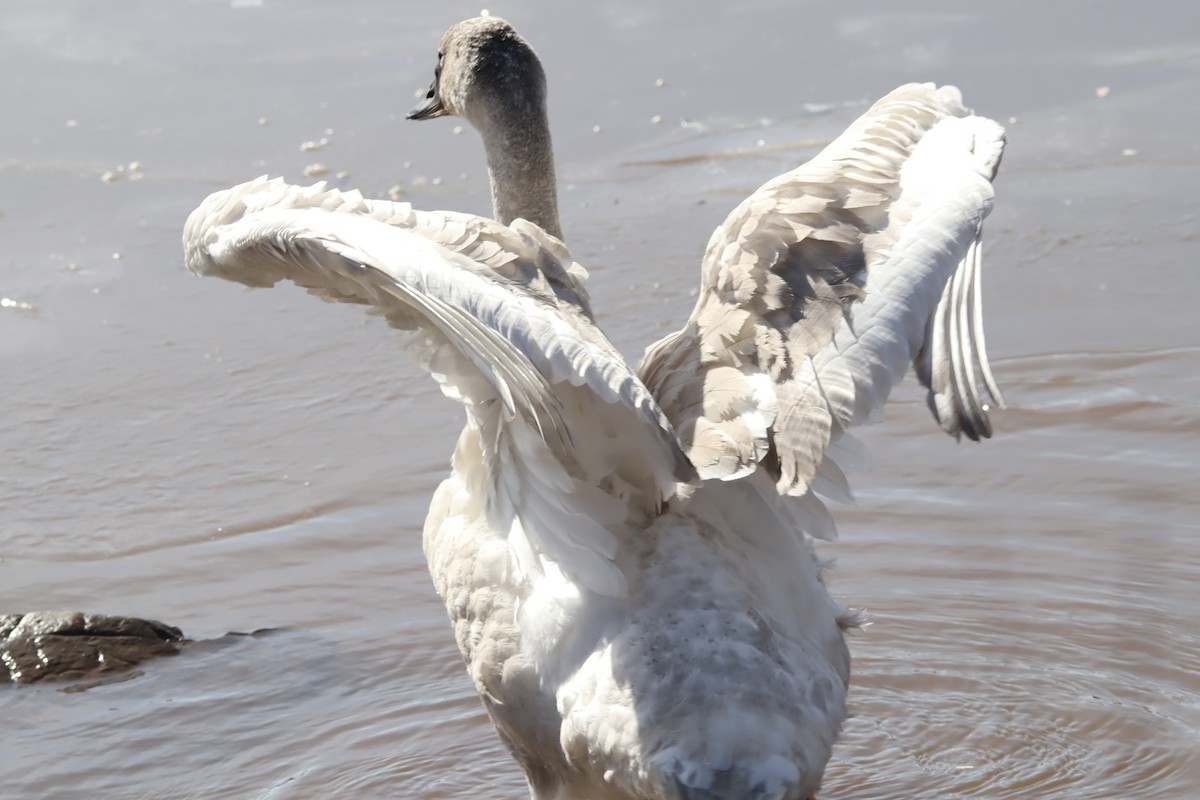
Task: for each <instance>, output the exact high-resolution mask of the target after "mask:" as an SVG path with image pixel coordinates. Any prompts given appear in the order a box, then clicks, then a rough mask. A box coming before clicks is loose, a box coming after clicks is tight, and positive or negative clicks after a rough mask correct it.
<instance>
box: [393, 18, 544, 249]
mask: <svg viewBox="0 0 1200 800" xmlns="http://www.w3.org/2000/svg"><path fill="white" fill-rule="evenodd" d="M444 116H456V117H460V118H462V119H465V120H466V121H467V122H469V123H470V124H471V126H472V127H473V128H475V130H477V131H479V133H480V135H481V136H482V137H483V142H484V147H485V149H486V150H487V159H488V172H489V177H490V179H491V183H492V202H493V206H494V213H495V217H496V219H497V220H499V221H500V222H502V223H504V224H505V225H507V224H509V223H511V222H512V221H513V220H514V219H516V218H518V217H522V218H524V219H527V220H529V221H530V222H534V223H536V224H537V225H540V226H541V227H542V228H543V229H544V230H546V231H547V232H548V233H550V234H552V235H554V236H556V237H559V238H562V231H561V229H560V227H559V221H558V199H557V190H556V187H555V177H554V153H553V148H552V147H551V143H550V126H549V121H548V115H547V111H546V73H545V71H544V70H543V69H542V63H541V61H540V60H539V59H538V57H537V54H536V53H534V51H533V48H532V47H530V46H529V43H528V42H526V41H525V40H524V39H523V38H522V37H521V35H520V34H518V33H517V32H516V30H514V29H513V27H512V26H511V25H509V24H508V23H507V22H505V21H504V20H502V19H500V18H498V17H476V18H474V19H469V20H466V21H464V22H460V23H458V24H456V25H454V26H452V27H451V28H450V29H449V30H447V31H446V33H445V35H443V36H442V41H441V44H440V46H439V47H438V63H437V67H436V69H435V70H434V77H433V84H432V85H431V86H430V87H429V91H428V92H427V94H426V96H425V99H424V100H422V101H421V102H420V103H418V104H417V105H416V106H415V107H414V108H413V109H412V110H411V111H409V112H408V118H409V119H412V120H425V119H435V118H437V117H444Z"/></svg>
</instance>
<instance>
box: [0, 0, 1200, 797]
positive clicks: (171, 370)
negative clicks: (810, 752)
mask: <svg viewBox="0 0 1200 800" xmlns="http://www.w3.org/2000/svg"><path fill="white" fill-rule="evenodd" d="M1159 6H1161V9H1160V10H1161V11H1162V12H1163V13H1158V12H1155V11H1154V8H1157V7H1159ZM734 9H735V7H734V6H733V5H729V6H728V8H727V7H726V4H718V3H711V2H701V3H687V4H684V3H681V2H671V3H661V4H649V3H632V2H615V1H610V0H602V2H599V3H594V4H590V5H587V6H576V5H568V4H559V5H555V6H550V5H549V4H545V7H543V6H542V5H540V4H536V3H533V2H512V3H509V4H507V5H506V6H504V7H495V8H493V9H491V10H492V11H493V12H494V13H498V14H503V15H504V16H506V17H508V18H509V19H511V20H512V21H513V22H514V23H515V24H517V26H518V27H519V28H520V29H521V30H522V32H523V33H524V34H525V35H526V36H527V37H528V38H529V39H530V40H531V41H532V42H533V43H534V45H535V47H536V48H537V49H538V50H539V52H540V53H541V55H542V57H543V60H544V61H545V62H546V66H547V70H548V72H549V76H550V88H551V113H552V116H553V132H554V136H555V142H556V146H557V149H558V155H559V161H560V171H559V177H560V182H561V184H562V204H563V217H564V220H563V227H564V230H565V232H566V236H567V239H568V241H569V242H570V244H571V245H572V248H573V250H574V252H575V254H576V256H577V258H578V259H579V260H580V261H581V262H582V263H583V264H585V265H586V266H588V267H589V268H590V269H591V272H592V287H593V288H592V291H593V299H594V305H595V307H596V309H597V310H598V314H599V317H600V321H601V324H602V326H603V327H604V328H605V329H606V330H607V331H608V332H609V334H610V335H611V336H612V338H613V339H614V341H615V342H616V343H617V345H618V346H619V347H620V348H621V349H622V350H623V351H624V352H625V353H626V354H627V355H628V356H629V357H631V358H636V357H637V356H638V355H639V354H640V350H641V347H643V346H644V345H645V344H646V343H648V342H650V341H652V340H653V339H655V338H657V337H658V336H660V335H661V334H662V333H663V332H665V331H666V330H669V329H670V328H671V327H672V326H676V325H678V324H679V323H680V322H681V321H682V319H683V318H684V316H685V314H686V311H687V309H688V307H689V306H690V303H691V297H690V296H689V291H690V290H691V289H692V287H693V286H694V285H695V280H696V278H695V276H696V265H697V263H698V259H699V256H700V253H701V251H702V247H703V244H704V241H705V240H706V238H707V234H708V232H709V231H710V230H711V229H712V227H713V226H714V225H716V224H717V223H718V222H719V221H720V219H721V217H722V216H723V215H724V213H725V212H726V211H727V210H728V209H729V208H730V207H732V205H733V204H734V203H736V201H737V200H738V199H739V198H740V197H742V196H744V195H745V194H746V193H748V192H749V191H751V190H753V189H754V188H755V187H756V186H757V185H758V184H759V183H761V182H762V181H763V180H765V179H767V178H769V177H771V176H773V175H775V174H778V173H779V172H782V171H784V170H786V169H788V168H789V167H790V166H791V165H793V164H795V163H797V162H799V161H801V160H803V159H805V158H807V157H809V156H810V155H812V154H813V153H814V152H815V150H816V145H814V142H819V141H821V140H823V139H826V138H828V137H830V136H832V135H834V134H836V133H837V132H838V131H840V130H841V129H842V128H843V127H844V126H845V125H846V124H847V123H848V122H849V121H850V120H851V119H853V117H854V116H855V115H856V114H858V113H859V112H861V111H862V110H863V109H864V108H865V105H866V104H867V102H868V101H869V100H871V99H873V98H875V97H877V96H879V95H881V94H882V93H884V92H885V91H887V90H888V89H890V88H892V87H893V86H895V85H896V84H898V83H900V82H903V81H906V80H914V79H921V80H936V81H939V82H952V83H956V84H958V85H959V86H961V87H962V88H963V89H964V92H965V94H966V97H967V101H968V103H969V104H971V105H973V106H974V107H975V108H977V109H979V110H980V111H981V112H983V113H986V114H988V115H990V116H993V117H995V118H996V119H998V120H1000V121H1002V122H1005V123H1006V124H1007V126H1008V128H1009V138H1010V146H1009V149H1008V153H1007V155H1006V157H1005V163H1004V167H1003V170H1002V174H1001V178H1000V180H999V200H998V202H997V206H996V211H995V213H994V214H993V216H992V218H991V219H990V220H989V223H988V229H987V248H988V249H987V255H986V273H985V292H986V305H987V317H988V342H989V345H990V348H991V350H992V352H993V354H994V356H995V359H996V372H997V374H998V376H999V378H1000V380H1001V382H1002V384H1003V385H1004V387H1005V388H1006V390H1007V392H1008V396H1009V399H1010V401H1011V408H1010V409H1009V410H1008V411H1006V412H1003V413H1001V414H999V415H998V416H997V418H996V427H997V435H996V437H995V439H993V440H992V441H990V442H987V443H985V444H983V445H980V446H967V445H956V444H955V443H954V442H952V441H950V440H949V439H948V438H947V437H945V436H943V435H941V434H940V433H939V432H938V431H937V430H936V429H935V426H934V425H933V423H932V422H931V421H930V420H929V419H928V415H927V413H926V411H925V409H924V407H923V404H922V401H921V399H920V397H919V396H918V394H917V393H916V392H915V391H914V390H913V389H912V387H911V386H909V387H907V388H906V389H904V390H902V391H900V392H898V395H897V397H896V399H895V401H894V402H893V404H892V405H891V407H890V410H889V413H888V418H887V419H886V420H885V422H884V424H882V425H880V426H877V427H875V428H872V429H869V430H865V431H863V432H862V438H864V439H865V440H866V442H867V443H868V445H869V446H870V448H871V450H872V452H873V454H874V457H875V465H874V467H873V469H871V470H870V471H866V472H859V473H855V474H853V475H852V476H851V479H852V482H853V483H854V485H855V487H856V490H857V496H858V501H859V502H858V505H857V506H855V507H851V508H846V507H840V508H836V509H835V510H834V513H835V515H836V516H837V519H838V520H839V524H840V527H841V534H842V535H841V540H840V541H839V542H837V543H835V544H831V545H826V546H824V547H823V553H824V554H825V555H827V556H829V557H831V558H836V559H837V561H838V564H839V566H838V568H837V571H836V572H835V573H834V577H833V581H832V588H833V590H834V592H835V593H836V594H837V596H838V597H839V598H841V599H842V600H843V601H845V602H847V603H849V604H852V605H855V606H858V607H861V608H865V609H866V611H867V613H868V614H869V617H870V619H871V621H872V624H871V625H870V626H869V627H867V628H866V629H865V630H863V631H862V632H861V633H859V634H857V635H855V636H854V637H853V640H852V649H853V652H854V657H855V664H854V678H853V690H852V694H851V706H852V711H853V713H854V716H853V718H852V719H851V720H850V721H849V723H848V724H847V726H846V730H845V733H844V735H843V737H842V740H841V743H840V745H839V746H838V748H837V749H836V751H835V754H834V758H833V761H832V762H831V764H830V768H829V772H828V777H827V781H826V786H825V788H824V790H823V795H822V796H823V797H825V798H829V799H830V800H868V798H878V799H879V800H883V798H918V797H919V798H930V797H937V798H1192V797H1195V796H1197V793H1198V790H1197V789H1196V787H1197V786H1200V674H1198V672H1200V669H1198V667H1200V621H1198V615H1197V611H1196V609H1197V608H1198V607H1200V530H1198V528H1200V523H1197V521H1196V520H1197V511H1198V510H1200V501H1198V500H1197V496H1196V495H1197V491H1196V483H1197V477H1198V476H1200V401H1198V400H1197V398H1198V397H1200V323H1198V322H1197V318H1198V316H1200V315H1198V313H1197V310H1196V308H1197V307H1196V302H1195V299H1194V298H1195V297H1196V295H1197V291H1198V290H1200V277H1197V271H1196V269H1195V263H1194V262H1195V260H1196V255H1197V251H1198V247H1197V245H1198V240H1197V237H1198V232H1200V207H1198V204H1197V200H1198V195H1197V192H1196V186H1197V185H1198V184H1200V147H1198V145H1197V143H1196V138H1195V136H1194V134H1193V132H1194V130H1195V129H1196V127H1197V123H1198V122H1200V120H1198V119H1197V110H1196V103H1195V100H1196V98H1197V97H1200V11H1197V10H1196V9H1195V8H1192V7H1190V6H1187V5H1186V4H1170V5H1169V8H1168V4H1165V3H1163V4H1159V3H1154V2H1151V3H1139V4H1127V3H1117V2H1109V1H1107V0H1106V1H1105V2H1084V0H1065V1H1064V2H1058V3H1045V2H1039V3H1035V2H1024V1H1023V0H1019V1H1016V2H1010V3H997V4H992V5H991V6H990V7H987V8H985V7H983V6H981V5H978V4H971V5H964V4H957V3H935V2H914V3H906V4H903V5H898V4H892V3H886V2H883V1H882V0H864V2H860V3H854V4H838V7H837V8H836V9H831V8H829V7H826V6H825V5H824V4H808V3H791V2H778V1H773V0H763V1H762V2H745V3H740V4H736V10H734ZM478 10H479V9H478V7H476V6H466V5H463V4H460V3H446V4H421V5H418V4H408V3H395V2H383V0H373V1H368V0H361V1H359V0H346V1H345V2H340V3H319V2H315V1H308V2H286V3H284V2H281V1H280V0H261V2H255V0H233V2H230V0H191V1H190V2H178V3H170V4H167V3H158V2H152V1H151V0H129V2H126V3H122V4H116V3H106V4H100V3H94V2H90V0H62V1H61V2H56V3H47V2H44V0H9V2H8V3H7V4H6V6H5V12H4V14H2V15H0V43H2V44H0V74H3V75H5V78H4V80H3V81H2V82H0V106H2V107H3V109H4V114H3V120H2V121H0V241H3V243H4V246H3V249H2V250H0V298H5V299H7V300H8V302H6V303H3V304H0V612H3V613H15V612H20V611H28V610H33V609H42V608H63V609H81V610H87V611H90V612H99V613H109V614H131V615H140V616H148V617H153V618H156V619H162V620H165V621H167V622H170V623H171V624H174V625H178V626H180V627H181V628H183V629H184V631H185V632H187V633H188V635H190V636H191V637H193V638H196V639H201V640H211V641H207V642H203V643H202V644H200V645H198V646H196V647H194V648H192V649H191V650H189V651H188V652H186V653H185V654H184V655H182V656H179V657H176V658H172V659H167V660H163V661H157V662H151V663H148V664H146V665H143V667H142V668H141V672H140V674H135V675H133V676H131V678H130V679H129V680H125V681H120V682H115V683H108V684H104V685H100V686H95V687H93V688H89V689H87V690H86V691H77V692H64V691H61V688H62V687H55V686H51V685H39V686H35V687H0V719H2V720H3V721H4V726H3V729H2V730H0V797H4V798H47V797H54V798H97V797H104V798H193V797H194V798H312V797H339V798H342V797H399V798H476V797H486V798H517V797H521V796H523V791H524V790H523V782H522V780H521V778H520V775H519V773H518V771H517V769H516V767H515V765H514V764H513V763H512V762H511V761H510V760H509V758H508V756H507V755H506V754H505V753H504V751H503V750H502V748H501V746H500V744H499V742H498V741H497V740H496V738H495V736H494V735H493V733H492V731H491V730H490V728H489V726H488V724H487V722H486V720H485V718H484V716H483V713H482V711H481V709H480V707H479V704H478V702H477V700H476V699H475V698H474V696H473V693H472V691H471V689H470V686H469V683H468V680H467V678H466V676H465V674H464V672H463V670H462V668H461V666H460V662H459V658H458V655H457V653H456V652H455V649H454V646H453V643H452V640H451V636H450V631H449V628H448V626H447V624H446V621H445V618H444V613H443V611H442V609H441V606H440V604H439V602H438V600H437V599H436V597H435V596H434V594H433V591H432V588H431V585H430V582H429V579H428V577H427V575H426V574H425V567H424V562H423V558H422V555H421V552H420V541H419V533H420V526H421V521H422V519H423V515H424V510H425V507H426V504H427V502H428V498H429V496H430V494H431V492H432V490H433V488H434V486H435V485H436V483H437V482H438V481H439V480H440V479H441V477H442V476H443V475H444V474H445V472H446V469H447V464H448V457H449V454H450V449H451V446H452V442H453V440H454V437H455V435H456V431H457V428H458V426H459V424H460V414H461V412H460V411H459V410H458V409H457V408H456V407H454V405H453V404H452V403H450V402H449V401H447V400H445V399H444V398H443V397H441V395H440V394H439V393H438V392H437V390H436V389H435V388H434V386H433V383H432V381H429V380H428V379H427V378H425V377H424V376H423V375H421V374H420V373H419V372H418V370H417V369H416V368H415V367H413V366H412V365H411V364H410V363H408V362H407V360H406V357H405V356H404V355H403V354H401V353H399V352H398V351H397V349H396V347H395V336H394V332H392V331H389V330H387V329H386V328H385V327H384V326H383V325H382V324H380V323H379V322H377V321H375V322H367V321H364V318H363V316H362V315H361V313H360V312H359V311H358V310H356V309H353V308H346V307H333V306H327V305H324V304H321V303H319V302H316V301H314V300H313V299H312V298H309V297H307V296H305V295H304V294H303V293H302V292H300V291H296V290H290V291H289V290H284V289H280V290H275V291H270V292H262V291H248V290H243V289H241V288H240V287H236V286H233V285H231V284H226V283H222V282H218V281H203V280H198V279H195V278H193V277H192V276H190V275H188V274H186V273H185V272H184V270H183V268H182V266H181V262H182V257H181V253H180V249H179V235H180V230H181V227H182V224H183V220H184V218H185V217H186V215H187V213H188V211H190V210H191V209H192V208H193V207H194V206H195V205H196V204H197V203H198V202H199V201H200V200H201V199H202V198H203V197H204V196H205V195H206V194H207V193H208V192H210V191H213V190H215V189H217V188H221V187H223V186H227V185H230V184H232V183H235V182H238V181H242V180H245V179H248V178H251V177H254V176H255V175H258V174H261V173H271V174H279V175H283V176H285V177H287V178H288V179H290V180H292V181H294V182H300V181H303V180H305V178H304V174H303V173H304V170H305V168H306V167H308V166H310V165H313V164H317V163H320V164H323V165H325V166H326V167H328V169H329V177H330V178H331V180H333V181H334V182H335V183H337V184H338V185H341V186H346V187H351V186H353V187H357V188H360V189H361V190H362V191H363V192H364V193H365V194H367V195H369V196H386V195H387V193H388V190H389V189H391V188H392V187H393V186H400V187H402V188H403V189H404V190H405V193H406V196H407V197H408V199H411V200H412V201H413V202H414V203H417V204H419V205H421V206H423V207H430V208H454V209H460V210H467V211H474V212H477V213H486V212H487V211H488V205H489V200H488V195H487V187H486V177H485V174H484V169H483V157H482V153H481V150H480V147H479V143H478V141H477V138H476V137H475V136H474V134H473V133H472V132H471V131H469V130H466V131H464V132H462V133H460V134H456V133H455V131H454V128H455V125H456V122H455V121H449V120H443V121H440V122H436V123H424V124H414V123H405V122H404V121H403V119H402V116H403V112H404V111H405V110H406V109H407V108H408V107H409V106H410V105H411V103H412V101H413V95H414V92H416V91H417V90H421V89H424V88H425V87H426V86H427V85H428V81H429V79H430V77H431V76H432V69H433V57H434V50H435V46H436V42H437V39H438V37H439V35H440V33H441V31H442V30H443V29H444V28H445V27H446V26H447V25H448V24H449V23H451V22H453V21H455V20H457V19H459V18H462V17H465V16H470V15H472V14H475V13H477V12H478ZM1168 10H1169V12H1170V13H1166V12H1167V11H1168ZM660 79H661V82H662V83H661V85H659V80H660ZM656 118H660V121H657V122H656V121H655V119H656ZM322 139H327V140H328V142H327V143H326V144H324V145H321V140H322ZM305 142H314V143H316V145H317V146H318V147H319V149H316V150H310V151H307V152H306V151H302V149H301V145H302V144H303V143H305ZM133 162H136V165H133V166H131V165H132V164H133ZM342 171H345V172H346V173H348V174H347V175H346V176H345V177H341V178H339V177H336V176H337V174H338V173H339V172H342ZM105 173H111V175H110V176H109V178H110V180H109V181H105V180H103V179H102V176H104V175H105ZM230 631H242V632H254V631H258V633H256V634H255V635H253V636H240V637H225V636H224V635H225V634H226V633H227V632H230Z"/></svg>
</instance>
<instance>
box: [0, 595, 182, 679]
mask: <svg viewBox="0 0 1200 800" xmlns="http://www.w3.org/2000/svg"><path fill="white" fill-rule="evenodd" d="M185 641H186V640H185V639H184V636H183V632H182V631H180V630H179V629H178V628H175V627H172V626H171V625H166V624H164V623H162V622H158V621H156V620H149V619H137V618H135V617H112V616H108V615H105V614H83V613H80V612H78V611H36V612H32V613H29V614H6V615H0V681H5V680H7V681H11V682H12V683H34V682H36V681H42V680H74V679H77V678H86V677H94V676H96V675H100V674H103V673H108V672H120V671H122V670H127V669H130V668H131V667H134V666H136V665H137V664H139V663H141V662H142V661H145V660H146V659H149V658H156V657H158V656H173V655H175V654H176V653H178V652H179V650H180V648H181V646H182V645H183V643H184V642H185Z"/></svg>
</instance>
